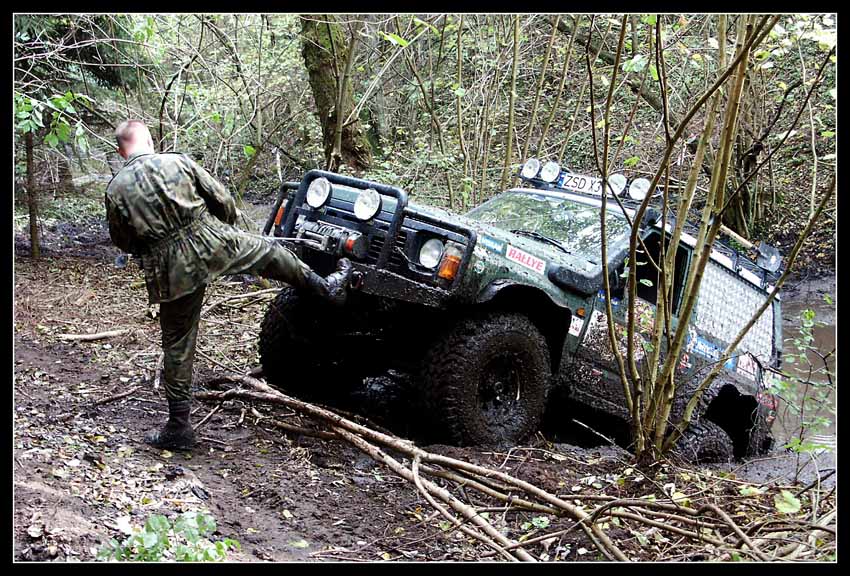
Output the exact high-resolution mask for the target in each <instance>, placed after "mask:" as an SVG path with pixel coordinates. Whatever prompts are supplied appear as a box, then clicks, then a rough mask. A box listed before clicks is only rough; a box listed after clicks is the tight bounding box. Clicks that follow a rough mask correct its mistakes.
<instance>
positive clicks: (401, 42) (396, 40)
mask: <svg viewBox="0 0 850 576" xmlns="http://www.w3.org/2000/svg"><path fill="white" fill-rule="evenodd" d="M379 33H380V34H381V36H382V37H383V39H384V40H387V41H389V42H390V43H391V44H395V45H396V46H401V47H402V48H404V47H405V46H407V45H408V44H410V42H408V41H407V40H405V39H404V38H402V37H401V36H399V35H398V34H393V33H391V32H390V33H387V32H379Z"/></svg>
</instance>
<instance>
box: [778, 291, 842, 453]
mask: <svg viewBox="0 0 850 576" xmlns="http://www.w3.org/2000/svg"><path fill="white" fill-rule="evenodd" d="M824 301H825V302H826V303H827V304H830V305H831V303H832V298H831V297H830V296H829V295H828V294H827V295H825V297H824ZM816 317H817V315H816V313H815V311H814V310H812V309H805V310H803V311H802V312H801V313H800V316H799V334H798V335H797V336H795V337H794V338H792V339H790V342H791V346H790V349H789V347H788V346H786V354H785V362H786V364H791V365H795V366H796V367H797V370H798V372H804V373H808V374H810V377H809V378H808V379H805V380H804V379H802V378H800V377H790V376H783V377H781V378H777V379H775V380H774V382H773V385H772V387H771V392H772V393H773V394H776V395H778V396H780V397H781V398H783V399H784V400H785V402H786V404H787V405H788V407H789V409H790V410H791V411H793V412H794V413H796V414H797V415H798V416H799V417H800V419H801V421H800V433H799V434H798V435H796V436H795V437H794V438H792V439H791V440H790V441H789V442H788V443H787V444H786V445H785V448H786V449H789V450H791V451H792V452H797V453H805V454H807V453H812V452H815V451H820V450H828V449H831V446H827V445H824V444H822V443H818V442H816V441H813V440H812V439H811V438H812V437H814V436H817V435H818V434H819V433H821V432H823V431H825V430H828V429H829V428H830V427H831V426H832V424H833V419H834V411H835V409H834V407H833V408H831V409H828V410H826V411H824V407H825V406H831V405H832V387H831V386H830V385H828V384H829V382H831V381H832V380H833V374H832V371H831V370H830V369H829V368H828V367H827V365H826V362H823V361H821V362H822V364H823V365H821V366H817V365H814V364H812V362H811V360H810V356H811V355H815V356H820V357H821V358H825V357H827V356H828V354H827V355H825V354H824V352H823V351H820V350H818V348H817V345H816V343H815V336H814V328H815V327H816V326H817V324H818V322H817V320H816ZM813 379H819V380H822V381H821V382H816V381H813ZM823 380H826V381H825V382H824V381H823Z"/></svg>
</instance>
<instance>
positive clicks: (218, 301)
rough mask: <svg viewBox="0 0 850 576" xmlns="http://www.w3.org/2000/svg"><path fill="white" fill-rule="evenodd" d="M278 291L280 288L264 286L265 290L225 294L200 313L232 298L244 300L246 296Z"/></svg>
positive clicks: (251, 296)
mask: <svg viewBox="0 0 850 576" xmlns="http://www.w3.org/2000/svg"><path fill="white" fill-rule="evenodd" d="M278 292H280V288H266V289H265V290H257V291H256V292H248V293H246V294H236V295H235V296H227V297H225V298H222V299H221V300H216V301H215V302H213V303H212V304H210V305H209V306H207V307H206V308H204V309H203V310H202V311H201V315H202V316H203V315H205V314H208V313H209V311H210V310H212V309H213V308H215V307H216V306H220V305H221V304H224V303H225V302H232V301H233V300H245V299H246V298H253V297H254V296H262V295H263V294H272V293H275V294H276V293H278Z"/></svg>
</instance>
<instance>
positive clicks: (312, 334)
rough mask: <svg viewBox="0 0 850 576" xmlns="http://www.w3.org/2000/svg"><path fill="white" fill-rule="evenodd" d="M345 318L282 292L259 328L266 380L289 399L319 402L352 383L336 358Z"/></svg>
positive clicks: (309, 299) (318, 303) (310, 299)
mask: <svg viewBox="0 0 850 576" xmlns="http://www.w3.org/2000/svg"><path fill="white" fill-rule="evenodd" d="M344 317H345V313H344V312H343V311H342V310H340V309H339V308H334V307H332V306H331V305H329V304H328V303H326V302H323V301H321V300H320V299H318V298H315V297H313V296H310V295H304V294H299V293H298V292H297V291H296V290H295V289H294V288H284V289H282V290H281V291H280V293H279V294H278V295H277V296H276V297H275V299H274V300H273V301H272V303H271V304H270V305H269V308H268V309H267V310H266V315H265V317H264V318H263V321H262V324H261V325H260V338H259V345H258V348H259V354H260V363H261V364H262V367H263V376H264V377H265V379H266V381H267V382H268V383H269V384H270V385H272V386H274V387H275V388H279V389H280V390H282V391H283V392H285V393H287V394H292V395H295V396H298V397H300V398H304V399H311V400H315V399H320V398H322V397H324V396H325V395H326V394H327V393H328V392H329V391H332V390H335V389H336V390H339V389H340V388H341V386H344V385H346V384H348V383H350V382H353V381H354V374H353V373H352V372H351V371H346V367H345V365H344V362H343V360H342V358H341V357H339V356H338V355H336V354H335V352H336V351H337V350H339V349H340V347H338V346H335V345H334V344H335V339H336V337H337V336H338V330H339V329H340V327H341V325H342V324H343V323H344V322H343V321H344Z"/></svg>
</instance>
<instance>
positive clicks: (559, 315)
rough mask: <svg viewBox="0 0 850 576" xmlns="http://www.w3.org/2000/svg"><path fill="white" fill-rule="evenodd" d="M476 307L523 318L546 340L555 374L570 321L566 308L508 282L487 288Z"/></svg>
mask: <svg viewBox="0 0 850 576" xmlns="http://www.w3.org/2000/svg"><path fill="white" fill-rule="evenodd" d="M478 305H479V306H480V307H482V308H484V309H488V310H504V311H507V312H519V313H522V314H525V315H527V316H528V318H529V319H530V320H531V322H532V323H533V324H534V325H535V326H537V329H538V330H540V332H541V333H542V334H543V337H544V338H545V339H546V343H547V344H548V345H549V355H550V361H551V367H552V373H553V374H554V373H556V372H557V370H558V367H559V365H560V362H561V356H562V354H563V349H564V343H565V341H566V337H567V330H568V329H569V325H570V318H572V310H570V308H569V307H567V306H565V305H563V304H560V303H558V302H556V301H555V300H554V299H553V298H552V297H551V296H550V295H549V294H547V293H546V292H545V291H543V290H541V289H540V288H537V287H535V286H531V285H528V284H522V283H520V282H514V281H509V280H496V281H494V282H491V283H490V284H489V285H487V287H486V288H484V290H482V291H481V293H480V294H479V295H478Z"/></svg>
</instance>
